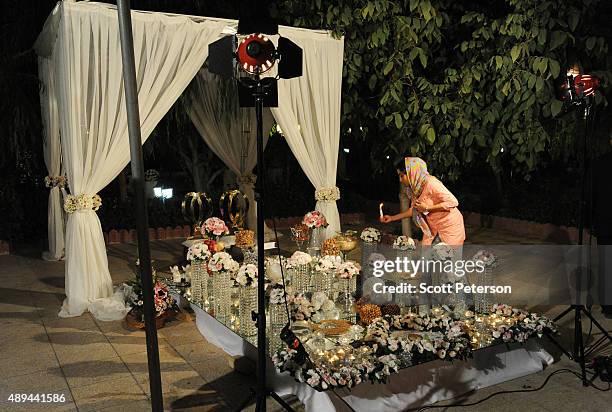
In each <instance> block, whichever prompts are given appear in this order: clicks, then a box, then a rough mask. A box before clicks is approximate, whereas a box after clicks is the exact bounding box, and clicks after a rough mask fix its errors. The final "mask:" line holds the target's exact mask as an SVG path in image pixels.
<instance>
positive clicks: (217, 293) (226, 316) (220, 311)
mask: <svg viewBox="0 0 612 412" xmlns="http://www.w3.org/2000/svg"><path fill="white" fill-rule="evenodd" d="M230 282H231V279H230V273H229V272H228V271H225V270H224V271H222V272H215V273H214V274H213V276H212V283H213V287H212V289H213V290H212V297H213V310H214V316H215V319H217V320H218V321H219V322H221V323H223V324H225V325H227V324H229V321H230V317H231V304H232V299H231V290H230Z"/></svg>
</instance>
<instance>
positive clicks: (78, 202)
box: [64, 193, 102, 213]
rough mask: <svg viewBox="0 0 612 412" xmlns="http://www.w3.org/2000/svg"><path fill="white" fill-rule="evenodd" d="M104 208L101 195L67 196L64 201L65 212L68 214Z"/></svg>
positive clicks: (82, 194)
mask: <svg viewBox="0 0 612 412" xmlns="http://www.w3.org/2000/svg"><path fill="white" fill-rule="evenodd" d="M100 206H102V198H101V197H100V195H98V194H95V195H90V194H87V193H81V194H80V195H76V196H74V195H67V196H66V197H65V199H64V210H65V211H66V213H74V212H81V211H84V212H85V211H88V210H92V211H94V212H95V211H97V210H98V209H100Z"/></svg>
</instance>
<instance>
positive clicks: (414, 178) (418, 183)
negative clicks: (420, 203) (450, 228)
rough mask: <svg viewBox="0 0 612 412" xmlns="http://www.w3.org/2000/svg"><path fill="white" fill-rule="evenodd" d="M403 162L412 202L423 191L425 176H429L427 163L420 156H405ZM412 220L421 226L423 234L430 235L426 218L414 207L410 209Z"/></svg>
mask: <svg viewBox="0 0 612 412" xmlns="http://www.w3.org/2000/svg"><path fill="white" fill-rule="evenodd" d="M404 163H405V165H406V175H407V176H408V183H409V185H410V191H411V192H412V201H413V202H414V201H415V200H416V199H418V197H419V196H421V193H423V188H424V187H425V183H426V182H427V177H428V176H429V172H428V171H427V163H425V161H424V160H423V159H421V158H420V157H406V158H405V159H404ZM412 220H414V223H415V224H416V225H417V226H418V227H419V228H421V230H422V231H423V233H424V234H425V235H427V236H431V230H430V229H429V225H428V224H427V219H425V216H423V214H422V213H421V212H419V211H417V210H416V208H414V209H412Z"/></svg>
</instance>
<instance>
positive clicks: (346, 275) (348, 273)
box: [336, 260, 361, 279]
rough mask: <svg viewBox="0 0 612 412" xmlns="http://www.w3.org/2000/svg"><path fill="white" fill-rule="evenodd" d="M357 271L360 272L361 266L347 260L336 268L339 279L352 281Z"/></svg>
mask: <svg viewBox="0 0 612 412" xmlns="http://www.w3.org/2000/svg"><path fill="white" fill-rule="evenodd" d="M359 271H361V265H360V264H359V263H357V262H353V261H352V260H347V261H346V262H343V263H341V264H340V266H338V268H337V269H336V274H337V275H338V277H339V278H340V279H352V278H353V277H355V276H357V275H358V274H359Z"/></svg>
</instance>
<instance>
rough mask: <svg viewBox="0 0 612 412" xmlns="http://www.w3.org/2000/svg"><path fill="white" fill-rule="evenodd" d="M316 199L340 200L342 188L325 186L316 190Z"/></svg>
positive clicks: (326, 200)
mask: <svg viewBox="0 0 612 412" xmlns="http://www.w3.org/2000/svg"><path fill="white" fill-rule="evenodd" d="M315 200H316V201H317V202H335V201H337V200H340V189H338V187H336V186H334V187H324V188H321V189H317V190H315Z"/></svg>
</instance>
